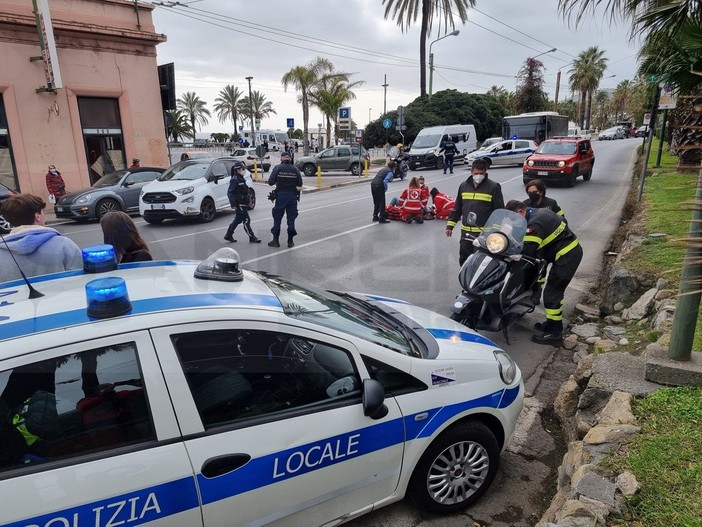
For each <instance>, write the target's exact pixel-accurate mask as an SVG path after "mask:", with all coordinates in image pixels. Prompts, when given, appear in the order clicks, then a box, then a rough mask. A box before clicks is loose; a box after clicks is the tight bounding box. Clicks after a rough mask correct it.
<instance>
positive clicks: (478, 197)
mask: <svg viewBox="0 0 702 527" xmlns="http://www.w3.org/2000/svg"><path fill="white" fill-rule="evenodd" d="M461 199H464V200H466V201H492V194H486V193H485V192H461Z"/></svg>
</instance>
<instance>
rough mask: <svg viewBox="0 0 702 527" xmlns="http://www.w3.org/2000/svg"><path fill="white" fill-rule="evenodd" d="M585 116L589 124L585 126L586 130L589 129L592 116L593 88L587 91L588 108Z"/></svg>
mask: <svg viewBox="0 0 702 527" xmlns="http://www.w3.org/2000/svg"><path fill="white" fill-rule="evenodd" d="M585 117H586V118H587V126H586V127H583V128H585V130H589V129H590V119H591V117H592V90H590V91H588V92H587V109H586V111H585Z"/></svg>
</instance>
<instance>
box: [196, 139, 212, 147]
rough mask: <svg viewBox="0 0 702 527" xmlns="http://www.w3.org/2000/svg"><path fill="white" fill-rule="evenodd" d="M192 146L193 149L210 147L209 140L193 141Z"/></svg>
mask: <svg viewBox="0 0 702 527" xmlns="http://www.w3.org/2000/svg"><path fill="white" fill-rule="evenodd" d="M193 146H194V147H195V148H207V147H208V146H210V141H209V139H195V140H194V141H193Z"/></svg>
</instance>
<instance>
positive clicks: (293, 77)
mask: <svg viewBox="0 0 702 527" xmlns="http://www.w3.org/2000/svg"><path fill="white" fill-rule="evenodd" d="M333 69H334V66H333V65H332V63H331V61H329V60H328V59H325V58H322V57H316V58H314V59H313V60H312V61H310V62H309V63H308V64H307V65H306V66H295V67H294V68H292V69H291V70H290V71H288V72H287V73H286V74H285V75H283V78H282V79H281V81H280V82H281V83H282V84H283V88H284V89H285V90H286V91H287V89H288V87H289V86H293V87H294V88H295V89H296V90H297V91H298V92H300V95H299V96H298V99H297V100H298V102H299V103H300V104H302V124H303V130H304V134H305V135H304V138H303V143H302V144H303V151H304V154H305V155H309V153H310V143H309V132H308V130H309V122H310V100H309V96H310V90H312V88H314V87H315V86H316V84H317V83H318V82H319V79H320V78H321V77H322V76H323V75H324V74H325V73H329V72H331V71H333Z"/></svg>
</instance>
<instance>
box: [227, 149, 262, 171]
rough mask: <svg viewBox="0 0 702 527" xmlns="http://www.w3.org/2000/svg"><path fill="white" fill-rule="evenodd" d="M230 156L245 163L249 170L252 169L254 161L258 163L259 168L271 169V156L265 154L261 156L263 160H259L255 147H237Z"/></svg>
mask: <svg viewBox="0 0 702 527" xmlns="http://www.w3.org/2000/svg"><path fill="white" fill-rule="evenodd" d="M232 158H233V159H234V160H235V161H241V162H242V163H245V164H246V168H247V169H248V170H250V171H253V169H254V162H256V164H257V165H258V168H259V170H261V169H262V170H263V171H264V172H268V171H269V170H270V169H271V156H269V155H268V154H266V155H265V156H263V162H261V159H260V158H259V157H258V155H256V149H255V148H237V149H236V150H234V151H233V152H232Z"/></svg>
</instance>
